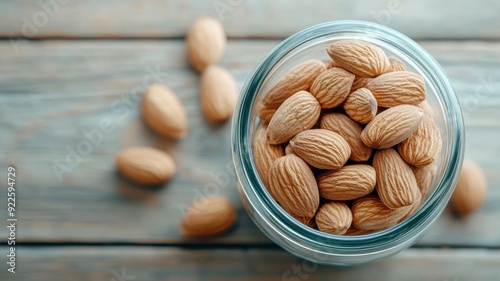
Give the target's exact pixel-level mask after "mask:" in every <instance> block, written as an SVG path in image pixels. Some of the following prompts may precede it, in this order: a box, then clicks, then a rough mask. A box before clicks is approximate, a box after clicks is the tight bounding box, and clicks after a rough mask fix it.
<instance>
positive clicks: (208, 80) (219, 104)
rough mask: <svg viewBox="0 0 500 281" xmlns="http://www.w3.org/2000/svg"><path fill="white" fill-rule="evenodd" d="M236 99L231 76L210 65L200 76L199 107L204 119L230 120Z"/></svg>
mask: <svg viewBox="0 0 500 281" xmlns="http://www.w3.org/2000/svg"><path fill="white" fill-rule="evenodd" d="M237 99H238V88H237V86H236V81H234V78H233V76H231V74H229V72H227V71H226V70H225V69H224V68H222V67H220V66H216V65H211V66H209V67H208V68H207V69H205V71H203V74H202V75H201V82H200V105H201V109H202V110H203V113H204V114H205V117H206V118H207V119H208V120H210V121H212V122H215V123H217V122H223V121H226V120H228V119H229V118H231V116H232V115H233V111H234V107H235V106H236V101H237Z"/></svg>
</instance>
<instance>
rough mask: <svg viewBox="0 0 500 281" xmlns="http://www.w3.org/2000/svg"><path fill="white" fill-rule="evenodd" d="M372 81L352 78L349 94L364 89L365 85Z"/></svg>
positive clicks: (357, 77)
mask: <svg viewBox="0 0 500 281" xmlns="http://www.w3.org/2000/svg"><path fill="white" fill-rule="evenodd" d="M372 79H373V78H365V77H359V76H356V78H354V81H353V82H352V87H351V92H352V91H355V90H357V89H360V88H365V87H366V84H368V82H370V81H371V80H372Z"/></svg>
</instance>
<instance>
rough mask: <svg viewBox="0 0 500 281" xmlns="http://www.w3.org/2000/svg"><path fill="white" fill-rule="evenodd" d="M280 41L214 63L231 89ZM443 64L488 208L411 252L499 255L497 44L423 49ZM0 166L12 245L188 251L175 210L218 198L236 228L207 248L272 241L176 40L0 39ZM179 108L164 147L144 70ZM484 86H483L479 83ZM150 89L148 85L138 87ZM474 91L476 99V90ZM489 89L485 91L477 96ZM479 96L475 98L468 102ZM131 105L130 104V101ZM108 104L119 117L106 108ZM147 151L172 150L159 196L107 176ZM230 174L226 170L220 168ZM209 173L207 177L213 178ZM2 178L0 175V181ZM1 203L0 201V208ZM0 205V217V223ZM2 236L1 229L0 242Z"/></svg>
mask: <svg viewBox="0 0 500 281" xmlns="http://www.w3.org/2000/svg"><path fill="white" fill-rule="evenodd" d="M277 43H278V41H274V40H251V41H248V40H231V41H230V42H229V46H228V51H227V53H226V55H225V57H224V59H223V61H222V65H223V66H225V67H227V68H228V69H229V70H230V72H231V73H232V74H233V75H234V76H235V77H236V80H237V82H238V84H239V86H241V85H242V84H243V82H244V80H245V79H246V77H247V76H248V75H249V73H250V71H251V70H252V69H253V68H254V67H255V65H256V64H257V63H258V61H259V60H260V59H261V58H262V57H263V56H264V55H265V54H267V53H268V52H269V51H270V50H271V49H272V48H273V47H274V46H275V45H276V44H277ZM422 44H423V46H424V47H425V48H427V49H428V50H429V51H430V52H431V53H432V54H433V55H434V56H435V57H436V58H437V60H438V61H439V62H440V63H441V64H442V66H443V67H444V69H445V71H446V72H447V74H448V76H449V77H450V79H451V82H452V83H453V85H454V87H455V89H456V91H457V94H458V95H459V97H460V99H461V100H462V101H465V102H466V103H464V104H463V108H464V110H465V113H466V119H465V121H466V126H467V157H470V158H472V159H475V160H477V161H478V162H479V163H480V164H481V166H483V167H484V169H485V170H486V174H487V177H488V180H489V183H490V191H489V195H488V199H487V202H486V204H485V205H484V207H483V208H482V210H481V211H480V212H478V213H477V214H474V215H473V216H471V217H469V218H467V219H462V220H459V219H457V218H455V217H453V216H452V215H450V214H448V213H445V214H444V215H443V217H442V218H440V220H439V221H438V223H437V224H436V225H435V226H434V227H433V228H432V229H431V231H430V232H429V233H428V234H427V235H426V236H425V237H424V239H423V240H421V242H419V245H426V246H433V245H451V246H484V247H499V246H500V225H499V224H497V223H492V222H495V221H498V216H499V214H500V205H498V204H497V202H498V201H499V200H500V175H499V174H498V169H499V168H500V159H499V158H498V157H492V155H495V153H497V152H498V151H500V150H499V148H500V144H499V143H498V139H499V138H500V130H499V129H500V128H499V125H498V120H499V119H500V111H498V107H499V106H500V43H496V42H482V43H481V42H472V41H471V42H464V43H460V44H457V43H456V42H422ZM0 62H1V63H0V120H1V121H0V122H1V124H2V125H1V126H0V154H1V157H0V167H2V168H1V169H2V170H4V171H5V168H4V167H6V166H7V165H9V164H14V165H16V166H17V168H18V177H17V178H18V180H17V186H18V207H19V210H18V217H19V219H20V226H21V227H20V228H19V230H18V239H19V240H20V241H25V242H28V241H31V242H50V241H55V242H61V241H77V242H78V241H98V242H99V241H103V242H136V243H169V244H170V243H179V244H186V243H195V242H194V241H189V240H186V239H184V238H182V237H180V236H179V234H178V226H179V225H180V222H181V215H182V213H183V211H184V210H185V208H187V206H188V205H190V204H191V203H192V201H193V199H194V198H196V197H199V196H200V194H212V193H220V194H225V195H227V196H228V197H229V198H230V200H231V201H232V202H233V204H234V205H235V207H236V208H237V209H238V211H239V218H238V223H237V225H236V226H235V228H234V229H233V230H232V231H231V232H229V233H228V234H227V235H225V236H223V237H220V238H217V239H214V240H212V241H210V242H211V243H214V244H248V243H261V244H271V242H270V241H269V240H268V239H267V238H266V237H264V236H263V235H262V234H261V232H260V231H259V230H258V229H256V227H255V226H254V224H253V223H252V222H251V221H250V219H249V217H248V216H247V215H246V213H245V211H244V210H243V208H242V206H241V203H240V200H239V198H238V195H237V191H236V185H235V181H234V177H233V176H232V170H231V169H230V165H231V155H230V150H229V146H230V143H229V141H230V140H229V134H230V128H229V124H224V125H222V126H215V127H214V126H212V125H210V124H208V123H206V122H205V121H204V119H203V117H202V114H201V112H200V109H199V106H198V89H197V87H198V80H199V77H198V75H197V74H196V73H195V72H193V71H191V70H190V69H189V67H188V65H187V63H186V60H185V57H184V43H183V41H181V40H169V41H160V40H158V41H156V40H149V41H127V40H120V41H86V40H79V41H32V42H29V43H26V44H24V45H22V46H21V47H20V52H18V53H17V54H15V53H14V52H13V50H12V49H11V45H10V43H9V42H5V41H4V42H0ZM156 65H159V67H160V71H159V72H160V74H159V79H158V80H160V81H162V82H164V83H166V84H167V85H168V86H169V87H171V88H172V89H173V90H174V92H176V93H177V94H178V95H179V97H180V98H181V100H182V101H183V103H184V104H185V105H186V108H187V112H188V116H189V121H190V132H189V133H190V134H189V137H188V138H187V139H186V140H185V141H182V142H171V141H168V140H165V139H162V138H161V137H158V136H157V135H155V134H154V133H153V132H152V131H151V130H149V129H148V128H147V127H145V126H144V124H143V122H142V121H141V119H140V112H139V109H138V104H137V102H134V100H133V99H132V98H130V101H127V100H128V99H129V97H131V96H132V97H133V96H134V94H132V92H134V93H135V92H136V91H137V92H138V93H140V91H141V89H140V88H137V89H135V87H138V86H141V85H142V83H143V82H142V80H143V78H144V77H145V76H146V75H148V70H147V68H148V67H150V68H153V69H155V68H156ZM483 80H486V81H488V80H489V81H490V82H485V86H484V85H483V86H481V85H482V84H484V83H483V82H482V81H483ZM147 82H148V81H147ZM478 88H479V89H480V91H479V92H478V91H477V89H478ZM486 90H488V91H486ZM477 93H480V94H477ZM139 96H140V95H139ZM115 103H116V104H118V105H119V108H120V110H117V109H116V108H115V109H113V104H115ZM104 119H109V120H110V122H111V123H112V124H114V130H113V131H112V132H110V133H103V138H102V140H101V141H100V142H97V144H96V145H92V151H91V152H90V153H89V155H88V156H86V157H83V159H82V161H81V163H79V164H78V166H76V167H74V168H71V172H68V173H65V174H64V175H63V177H62V181H59V180H58V178H57V176H56V174H55V173H54V171H53V169H52V165H53V164H54V161H61V162H64V161H65V157H66V156H67V151H66V146H69V147H71V148H73V149H77V147H78V145H79V144H81V143H83V142H84V140H85V139H86V137H85V136H84V134H83V133H82V131H93V130H94V131H95V130H98V129H99V123H100V122H101V121H102V120H104ZM135 145H150V146H154V147H158V148H161V149H164V150H166V151H168V152H170V153H171V154H172V155H173V157H174V159H175V161H176V162H177V164H178V166H179V172H178V174H177V175H176V176H175V178H174V179H173V180H172V181H171V182H170V183H168V184H166V185H165V186H164V187H162V188H159V189H156V190H149V189H141V188H138V187H136V186H134V185H133V184H131V183H129V182H126V181H125V180H123V179H122V178H121V177H119V176H118V175H117V174H116V172H115V167H114V165H113V157H114V155H115V153H116V152H117V151H118V150H119V149H120V148H122V147H129V146H135ZM228 167H229V168H228ZM214 175H216V176H214ZM2 177H3V176H2ZM5 196H6V194H5V193H3V192H2V193H0V201H4V200H6V199H5ZM5 212H6V210H5V208H0V217H6V213H5ZM5 237H7V233H6V229H5V228H0V241H5Z"/></svg>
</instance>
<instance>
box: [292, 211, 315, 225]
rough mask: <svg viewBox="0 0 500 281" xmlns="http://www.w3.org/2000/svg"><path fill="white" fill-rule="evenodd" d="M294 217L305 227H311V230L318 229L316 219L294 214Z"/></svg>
mask: <svg viewBox="0 0 500 281" xmlns="http://www.w3.org/2000/svg"><path fill="white" fill-rule="evenodd" d="M290 215H291V216H292V217H294V218H295V219H296V220H298V221H299V222H301V223H302V224H304V225H307V226H309V227H310V228H316V221H315V220H314V217H299V216H296V215H294V214H290Z"/></svg>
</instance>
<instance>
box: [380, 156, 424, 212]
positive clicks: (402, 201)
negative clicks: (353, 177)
mask: <svg viewBox="0 0 500 281" xmlns="http://www.w3.org/2000/svg"><path fill="white" fill-rule="evenodd" d="M372 165H373V168H374V169H375V172H376V173H377V186H376V189H377V193H378V196H379V197H380V200H382V202H384V204H385V205H386V206H387V207H389V208H391V209H396V208H401V207H405V206H409V205H411V204H413V203H414V202H415V200H416V198H415V189H418V186H417V181H416V179H415V176H414V175H413V172H412V170H411V168H410V166H408V164H406V162H405V161H404V160H403V159H402V158H401V156H399V154H398V153H397V152H396V150H394V149H392V148H387V149H381V150H377V152H375V157H373V164H372Z"/></svg>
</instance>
